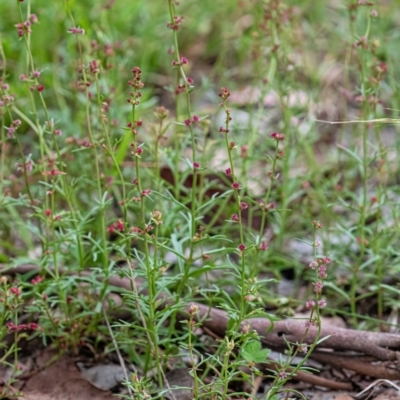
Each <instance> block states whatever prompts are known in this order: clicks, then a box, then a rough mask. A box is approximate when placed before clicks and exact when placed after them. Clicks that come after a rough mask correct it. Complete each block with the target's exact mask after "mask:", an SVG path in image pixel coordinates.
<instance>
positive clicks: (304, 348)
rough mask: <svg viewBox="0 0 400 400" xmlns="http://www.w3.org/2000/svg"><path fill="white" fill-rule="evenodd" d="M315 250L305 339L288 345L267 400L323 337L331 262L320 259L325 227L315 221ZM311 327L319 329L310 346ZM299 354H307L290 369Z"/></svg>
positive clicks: (293, 372)
mask: <svg viewBox="0 0 400 400" xmlns="http://www.w3.org/2000/svg"><path fill="white" fill-rule="evenodd" d="M312 225H313V243H312V246H313V249H314V260H313V261H311V262H310V264H309V267H310V268H311V269H312V270H314V271H315V281H314V282H313V286H314V293H315V300H308V301H307V302H306V307H307V308H308V309H309V310H310V311H311V314H310V317H309V319H308V320H307V321H306V322H305V324H304V326H305V328H306V329H305V331H304V334H303V337H302V338H301V340H300V342H299V343H288V344H289V350H290V355H291V356H290V357H288V359H287V361H286V362H285V365H284V366H283V368H282V369H281V370H280V371H279V372H278V374H277V375H276V377H275V380H274V382H273V383H272V385H271V389H270V391H269V392H268V395H267V399H268V400H269V399H273V398H274V396H276V394H277V393H278V391H279V389H280V388H281V387H283V386H284V385H285V383H286V382H287V381H289V380H290V379H291V378H292V377H293V376H294V375H295V374H296V372H297V371H299V370H300V369H301V367H302V366H303V365H304V364H305V362H306V361H307V360H308V358H309V357H310V355H311V354H312V352H313V351H314V349H315V347H316V346H317V344H318V342H319V339H320V337H321V329H322V326H321V314H320V310H321V309H322V308H324V307H325V306H326V301H325V300H324V299H323V298H322V297H321V296H322V289H323V286H324V284H323V281H324V280H325V279H326V278H327V273H326V270H327V265H328V264H329V263H330V262H331V259H330V258H329V257H318V255H317V248H318V247H319V246H320V245H321V243H320V242H319V240H318V239H317V231H318V230H319V229H322V228H323V225H322V224H321V223H320V222H318V221H315V220H314V221H313V222H312ZM311 327H317V333H316V335H315V339H314V342H313V343H312V344H310V345H308V344H307V343H305V342H304V341H305V339H306V337H307V334H308V332H309V330H310V328H311ZM299 353H305V355H304V357H303V359H302V360H301V361H300V362H299V363H297V365H296V367H294V368H293V369H290V372H287V371H289V367H290V366H291V365H292V364H293V363H294V362H293V361H294V358H295V357H296V356H297V355H298V354H299Z"/></svg>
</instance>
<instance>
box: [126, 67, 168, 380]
mask: <svg viewBox="0 0 400 400" xmlns="http://www.w3.org/2000/svg"><path fill="white" fill-rule="evenodd" d="M132 74H133V78H132V79H131V80H130V81H129V86H131V87H132V89H133V90H132V91H131V92H130V98H129V99H128V102H129V103H130V104H131V106H132V112H131V122H129V123H128V127H129V128H130V129H131V131H132V134H133V143H132V144H131V147H132V149H133V151H132V154H133V156H134V157H135V171H136V178H135V179H134V181H133V183H134V185H136V186H137V190H138V192H139V198H136V199H135V200H136V201H138V202H139V203H140V222H141V228H140V229H138V228H136V229H135V230H136V232H137V233H138V234H139V235H141V236H142V237H143V243H144V265H145V270H146V276H147V282H148V290H149V301H148V304H149V315H148V318H147V319H146V328H147V330H148V332H149V342H150V346H151V351H152V353H153V356H154V358H155V364H156V368H157V372H158V381H159V384H160V386H162V382H163V371H162V364H161V361H160V354H159V349H158V334H157V327H156V300H157V298H156V295H157V289H156V280H155V272H156V266H155V265H152V263H151V257H150V251H149V240H150V239H149V236H148V233H149V232H150V231H151V230H152V228H153V226H152V225H151V224H147V223H146V205H145V198H146V197H148V196H149V195H150V194H151V189H143V187H142V180H141V176H140V156H141V154H142V153H143V148H142V147H140V146H139V145H138V141H137V128H138V127H140V126H141V125H142V121H141V120H137V119H136V115H135V113H136V106H138V105H139V104H140V100H139V99H140V97H141V95H142V94H141V92H140V89H141V88H143V86H144V84H143V82H142V81H141V77H142V71H141V69H140V68H139V67H134V68H133V69H132ZM160 219H161V214H155V212H154V213H153V222H154V220H155V221H157V225H158V222H161V221H160ZM146 370H147V368H146Z"/></svg>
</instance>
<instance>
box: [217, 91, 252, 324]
mask: <svg viewBox="0 0 400 400" xmlns="http://www.w3.org/2000/svg"><path fill="white" fill-rule="evenodd" d="M218 96H219V97H220V98H221V99H222V102H221V103H220V106H221V107H222V108H223V109H224V111H225V115H226V118H225V127H222V126H221V127H220V128H219V132H220V133H223V134H224V136H225V145H226V150H227V153H228V158H229V168H226V169H225V174H226V175H227V176H230V177H231V180H232V185H231V186H232V189H233V193H234V196H235V203H236V207H237V213H236V214H233V215H232V216H231V220H232V221H233V222H237V223H238V226H239V236H240V244H239V246H238V250H239V256H240V261H241V265H240V289H241V295H240V318H239V321H238V324H240V322H241V321H242V320H243V319H244V317H245V314H246V308H247V307H246V291H247V289H246V260H245V252H246V245H245V243H244V234H243V220H242V211H243V210H245V209H247V208H248V205H247V203H245V202H244V201H242V200H241V197H240V188H241V185H240V183H239V182H237V181H236V175H235V167H234V164H233V157H232V151H233V150H234V149H235V148H236V144H235V143H234V142H232V141H229V139H228V133H229V124H230V122H231V121H232V117H231V111H230V109H229V108H228V107H227V106H226V101H227V99H228V98H229V96H230V92H229V90H228V89H227V88H226V87H222V88H221V91H220V93H219V94H218Z"/></svg>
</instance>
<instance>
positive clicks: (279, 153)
mask: <svg viewBox="0 0 400 400" xmlns="http://www.w3.org/2000/svg"><path fill="white" fill-rule="evenodd" d="M271 138H272V139H273V140H275V142H276V144H275V152H274V156H273V157H272V169H271V171H269V172H268V177H269V179H270V184H269V186H268V190H267V194H266V195H265V198H264V202H259V205H260V207H261V211H262V217H261V226H260V233H259V239H258V243H257V245H258V247H259V249H261V250H265V249H266V243H265V242H263V241H262V237H263V234H264V229H265V223H266V219H267V213H268V211H269V210H271V209H273V208H274V207H275V205H274V204H273V203H270V202H269V201H270V195H271V191H272V186H273V183H274V181H275V180H276V178H277V176H276V162H277V161H278V159H280V158H281V157H283V156H284V152H283V150H279V142H283V141H284V140H285V135H284V134H283V133H276V132H273V133H271Z"/></svg>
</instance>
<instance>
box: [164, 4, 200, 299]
mask: <svg viewBox="0 0 400 400" xmlns="http://www.w3.org/2000/svg"><path fill="white" fill-rule="evenodd" d="M168 9H169V15H170V22H169V23H168V25H167V27H168V28H170V29H172V32H173V36H174V53H175V54H174V55H175V60H174V61H173V62H172V66H173V67H174V68H177V69H178V71H179V75H180V78H181V82H180V83H179V84H178V87H177V88H176V90H175V93H176V94H177V95H178V94H179V93H182V92H184V93H185V97H186V112H187V119H186V120H185V125H186V126H187V127H188V128H189V131H190V137H191V142H192V165H193V181H192V191H191V213H190V216H191V221H190V233H191V240H190V250H189V257H188V260H187V263H186V268H185V271H184V277H183V279H182V285H180V287H181V288H183V285H184V284H185V283H186V281H187V276H188V273H189V269H190V267H191V265H192V263H193V252H194V243H195V242H194V238H195V235H196V189H197V172H198V171H197V170H198V168H199V167H200V164H199V162H198V161H197V155H196V140H195V134H194V124H195V123H196V122H198V118H197V117H192V111H191V102H190V93H191V91H192V88H193V87H192V84H193V79H191V78H188V77H186V74H185V71H184V68H183V66H184V65H185V64H187V63H188V60H187V59H186V58H185V57H182V56H181V55H180V53H179V44H178V30H179V26H180V25H181V24H182V22H183V17H180V16H177V15H175V11H174V6H173V0H168ZM177 117H178V115H177ZM178 291H179V292H181V290H178Z"/></svg>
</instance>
